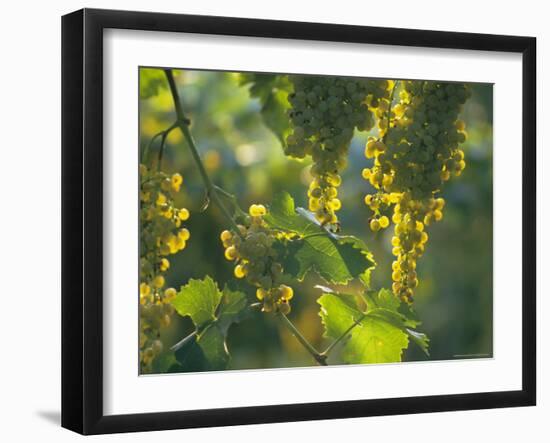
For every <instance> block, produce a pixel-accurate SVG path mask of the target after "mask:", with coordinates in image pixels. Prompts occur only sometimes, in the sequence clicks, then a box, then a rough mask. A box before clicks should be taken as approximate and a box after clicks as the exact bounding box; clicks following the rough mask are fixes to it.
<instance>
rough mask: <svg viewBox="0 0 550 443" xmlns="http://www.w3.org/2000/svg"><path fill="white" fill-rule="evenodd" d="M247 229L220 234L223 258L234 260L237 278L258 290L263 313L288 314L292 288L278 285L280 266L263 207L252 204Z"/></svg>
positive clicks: (234, 271) (280, 273)
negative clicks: (244, 280)
mask: <svg viewBox="0 0 550 443" xmlns="http://www.w3.org/2000/svg"><path fill="white" fill-rule="evenodd" d="M248 212H249V214H250V217H249V218H248V219H247V226H244V225H238V226H237V227H238V229H239V231H238V232H235V231H229V230H226V231H223V232H222V233H221V235H220V239H221V241H222V243H223V246H224V248H225V258H226V259H227V260H230V261H234V262H235V263H236V264H235V268H234V270H233V273H234V275H235V277H236V278H245V279H246V280H247V282H248V283H250V284H251V285H253V286H255V287H256V288H257V291H256V296H257V298H258V300H260V301H261V302H262V306H263V307H262V310H263V311H264V312H278V311H280V312H282V313H283V314H288V313H289V312H290V304H289V301H290V299H291V298H292V296H293V291H292V288H290V287H289V286H286V285H282V284H279V280H280V278H281V277H282V274H283V267H282V266H281V264H280V263H279V262H278V261H277V252H276V251H275V249H274V248H273V243H274V242H275V240H276V235H275V233H274V232H273V231H272V230H271V229H270V228H269V227H268V226H267V225H266V223H265V221H264V220H263V216H264V215H265V214H266V213H267V210H266V208H265V206H263V205H256V204H254V205H251V206H250V208H249V211H248Z"/></svg>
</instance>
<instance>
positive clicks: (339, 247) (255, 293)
mask: <svg viewBox="0 0 550 443" xmlns="http://www.w3.org/2000/svg"><path fill="white" fill-rule="evenodd" d="M161 72H163V74H164V80H165V81H166V84H167V86H168V87H167V88H166V91H168V92H169V95H170V96H171V99H172V101H173V105H174V106H173V108H174V111H175V120H174V121H173V122H172V124H171V125H169V126H168V128H167V129H165V130H164V131H161V132H159V133H157V134H156V135H155V136H154V137H153V138H152V139H151V142H150V143H149V144H148V145H147V146H146V148H145V152H144V154H143V155H142V164H140V166H139V173H140V174H139V175H140V212H139V217H140V285H139V293H140V295H139V299H140V340H139V349H140V370H141V372H143V373H151V372H154V371H155V370H156V369H155V368H157V367H158V365H157V364H155V362H156V361H159V360H161V358H159V357H160V356H161V355H166V353H169V352H171V353H173V355H174V356H175V357H174V360H177V362H176V363H174V366H172V369H174V368H176V369H175V370H176V371H191V370H193V371H197V370H213V369H216V370H217V369H225V368H227V367H228V365H229V350H228V346H227V342H226V337H227V333H228V330H229V327H230V326H231V325H232V324H234V323H238V322H240V321H241V320H242V319H243V318H246V316H248V315H252V314H251V313H252V312H256V313H257V312H258V311H260V310H261V311H262V312H264V313H266V314H269V313H270V314H273V315H266V316H262V321H264V319H269V318H273V319H278V320H273V321H274V322H275V321H280V324H281V325H282V327H284V328H286V329H287V331H288V332H290V334H292V335H293V336H294V337H295V338H296V340H297V341H298V342H299V343H300V345H301V346H302V348H303V350H305V351H307V352H308V353H309V355H310V357H312V358H313V359H314V361H315V362H316V363H317V364H319V365H326V364H327V359H328V358H329V355H332V353H333V352H340V353H341V361H343V362H345V363H373V362H392V361H400V360H401V358H402V355H403V351H404V350H405V349H407V347H408V345H409V343H415V344H417V345H418V346H419V347H420V349H421V350H422V351H423V352H424V353H425V354H426V355H428V343H429V339H428V338H427V336H426V335H425V334H423V333H421V332H418V331H417V330H416V327H417V326H418V325H420V322H419V321H418V319H417V318H416V314H415V313H414V312H413V310H412V309H413V308H412V306H411V305H412V302H413V299H414V296H415V290H416V288H417V287H418V285H419V275H418V274H417V263H418V260H419V258H421V257H422V255H423V254H424V253H425V249H426V246H427V243H428V240H429V235H428V230H429V226H430V225H431V224H432V223H435V222H438V221H440V220H442V218H443V211H444V207H445V204H446V201H445V198H444V194H443V191H444V189H445V186H446V184H447V182H448V181H449V180H451V179H452V178H453V177H454V178H456V177H460V176H461V174H462V173H463V171H464V169H465V167H466V160H465V155H464V151H463V149H462V144H463V143H464V142H465V141H466V137H467V134H466V130H465V123H464V122H463V121H462V120H461V119H460V118H459V117H460V113H461V111H462V109H463V106H464V104H465V103H466V101H467V100H468V98H469V97H470V94H471V93H470V89H469V86H468V85H466V84H464V83H446V82H432V81H412V80H399V81H396V80H390V79H388V80H384V79H360V78H348V77H329V76H326V77H325V76H308V75H277V74H269V75H267V74H266V75H265V76H263V77H262V76H261V75H260V74H250V73H248V74H241V75H240V76H239V79H240V80H239V82H240V83H239V84H240V86H244V85H250V94H251V97H253V98H254V99H257V100H259V101H260V104H261V114H262V118H263V119H264V120H265V123H266V126H267V127H268V128H269V129H271V130H272V131H273V132H275V135H277V136H278V138H279V141H280V144H281V145H282V147H283V150H284V155H285V156H286V157H284V156H283V155H282V154H281V153H279V154H280V155H281V158H283V159H284V161H285V162H287V161H288V158H287V157H290V158H294V159H298V160H304V163H306V165H304V166H300V167H303V169H304V171H305V167H306V166H307V167H309V166H310V165H311V166H310V167H309V172H310V175H309V176H308V177H309V178H308V179H307V181H308V182H309V183H308V182H306V186H308V190H307V208H300V207H296V206H295V202H294V199H293V197H292V196H291V195H290V193H287V192H284V191H281V190H280V189H279V191H278V192H275V191H274V192H273V196H272V200H271V201H265V200H260V201H262V202H263V204H261V203H257V202H258V199H254V200H252V201H256V203H254V204H252V205H250V206H249V207H248V211H246V212H245V211H244V210H243V209H241V208H246V206H244V205H243V206H241V205H240V202H239V199H240V197H238V194H235V195H233V194H232V193H231V192H229V191H228V190H226V189H224V188H222V187H221V186H219V185H218V184H216V183H215V181H217V180H218V177H217V176H215V175H211V172H209V170H207V168H206V167H205V164H204V163H203V160H202V158H201V154H200V153H199V149H198V147H197V146H201V148H202V143H196V142H195V139H194V137H193V135H196V136H197V139H200V134H201V132H200V131H197V132H195V130H194V127H193V134H192V121H191V119H190V115H192V116H193V124H194V122H195V121H196V120H194V118H195V117H194V114H192V113H191V114H188V113H187V112H188V110H187V108H185V106H186V105H189V103H192V102H191V101H190V102H189V103H187V102H185V103H184V101H183V100H182V97H181V96H180V92H181V91H179V90H178V85H177V84H176V82H175V79H174V76H173V73H172V70H170V69H163V70H162V71H161ZM151 75H152V74H151V73H150V72H149V73H148V76H149V77H151ZM149 77H147V76H146V78H149ZM161 77H162V76H161ZM152 78H154V80H155V83H154V84H152V85H149V87H145V86H147V85H145V86H144V88H143V91H145V92H147V94H145V93H144V96H148V95H150V94H154V93H156V91H157V92H158V90H161V89H162V88H164V87H165V86H166V85H165V84H164V81H161V79H160V77H159V76H158V75H156V74H155V75H154V76H153V77H152ZM269 119H272V120H269ZM173 130H179V131H181V134H179V135H183V138H180V140H181V145H182V147H184V148H185V153H186V154H187V155H188V156H189V158H190V159H191V160H192V162H193V164H194V165H195V166H196V171H197V173H198V175H200V178H201V180H202V183H203V185H204V192H205V195H206V198H205V199H204V204H203V205H202V211H203V212H204V211H206V210H207V209H209V207H210V204H212V206H215V208H216V210H217V211H218V213H217V214H216V215H217V216H219V217H220V219H221V220H222V222H221V223H220V224H217V225H216V226H217V227H218V228H217V232H220V231H221V232H220V235H219V238H220V241H221V245H222V247H223V249H222V250H221V251H223V255H224V257H225V259H226V260H227V262H229V264H228V263H227V262H225V266H227V268H225V269H226V270H227V271H228V272H229V271H231V273H230V274H229V275H231V278H229V279H226V281H225V282H222V283H223V284H218V282H217V281H216V279H215V278H212V277H211V275H209V274H210V273H209V274H207V275H205V276H204V278H202V279H196V278H189V279H188V280H187V281H186V282H183V283H184V284H182V285H181V287H180V289H176V288H173V287H166V280H165V277H166V272H167V271H168V269H169V268H170V259H171V256H173V255H174V254H178V253H180V252H181V251H183V250H184V249H185V248H186V246H187V242H188V241H189V239H190V232H189V230H188V229H187V228H186V227H185V226H184V222H186V221H187V220H188V218H189V211H188V210H187V209H186V208H183V207H178V205H177V204H176V202H175V200H176V197H177V196H178V193H179V192H180V191H181V186H182V183H183V178H182V175H181V174H180V173H177V172H176V173H167V172H165V171H163V170H162V157H163V152H164V148H165V142H166V139H167V136H168V135H169V133H170V132H171V131H173ZM357 132H364V133H365V134H364V135H359V136H360V137H364V139H363V140H366V145H365V146H364V156H365V157H366V158H367V159H368V160H370V161H371V162H372V164H370V165H369V166H368V167H365V168H364V169H363V171H362V178H363V179H364V180H366V181H367V182H368V183H369V184H370V186H371V187H372V188H373V189H374V190H373V191H372V192H368V193H366V195H365V194H364V191H363V190H360V191H359V192H360V195H361V197H360V199H359V201H361V200H362V199H363V196H364V203H365V204H366V205H367V206H368V208H369V209H370V211H371V212H372V215H370V216H369V217H365V219H364V220H362V223H364V225H366V226H368V230H367V232H368V235H367V236H365V237H366V240H365V241H364V240H363V239H361V238H358V237H355V236H352V235H345V234H343V233H342V231H343V227H342V226H340V219H339V217H338V212H339V211H341V210H342V209H343V208H342V202H341V198H342V197H343V192H342V190H341V186H342V182H343V177H344V176H345V174H344V172H345V169H346V167H347V164H348V161H349V160H348V159H349V157H350V155H351V153H350V151H351V150H352V140H353V139H354V136H355V135H357ZM151 133H153V131H151ZM155 139H160V148H159V150H158V156H157V161H156V164H155V162H154V161H153V162H152V164H153V166H150V165H149V163H148V155H147V154H149V151H150V150H151V149H152V145H153V142H154V140H155ZM200 141H201V142H202V140H200ZM178 146H179V145H178ZM353 146H356V145H355V144H354V145H353ZM207 149H210V148H207ZM361 151H363V149H362V148H361ZM357 155H360V156H362V155H363V154H361V152H358V153H357ZM294 165H295V166H296V165H299V163H296V162H294ZM349 175H351V174H348V176H349ZM300 177H301V178H302V180H304V179H303V177H304V176H303V175H300ZM352 178H353V177H352ZM356 178H357V180H358V181H361V179H360V177H359V174H357V177H356ZM346 180H347V178H346ZM220 182H221V181H220ZM346 183H349V182H346ZM361 183H364V181H361ZM225 184H227V183H225ZM231 186H233V184H229V185H228V187H227V189H229V190H230V187H231ZM300 186H302V185H301V184H300ZM284 189H285V187H283V190H284ZM347 189H348V188H346V189H345V192H346V199H347V200H346V202H347V201H349V200H348V199H349V197H348V196H347ZM350 194H351V193H350ZM190 195H191V194H190ZM249 197H250V196H248V197H246V198H247V201H248V202H249V201H250V200H248V199H249ZM247 206H248V205H247ZM347 207H348V205H347V203H346V209H347ZM198 216H200V214H198ZM194 217H195V215H194ZM391 225H393V236H392V238H391V245H392V255H393V256H394V257H395V259H394V261H393V263H392V265H391V282H389V283H388V285H387V287H388V289H384V288H380V289H376V290H375V289H373V288H372V287H371V281H370V273H371V272H372V271H373V270H374V269H375V267H376V262H375V260H374V257H373V254H372V253H371V252H370V251H369V249H368V246H367V244H368V242H369V241H371V240H372V241H375V240H373V239H375V238H376V236H377V234H376V233H377V232H379V231H383V230H384V229H387V228H389V227H390V226H391ZM218 229H219V230H218ZM193 232H194V236H199V230H198V229H197V231H195V229H193ZM197 238H198V237H197ZM194 240H195V241H196V238H195V237H194ZM221 251H220V252H221ZM184 257H185V256H184ZM219 257H220V259H221V254H220V255H219ZM212 275H213V276H214V277H216V276H215V275H214V274H212ZM223 275H227V274H223ZM312 276H313V277H314V278H315V277H318V278H319V279H320V280H321V281H320V283H322V284H315V283H314V284H311V281H312V279H311V278H310V277H312ZM306 277H307V278H306ZM170 278H172V274H171V275H170ZM174 278H175V279H177V278H178V276H174ZM222 278H223V277H222ZM243 282H244V283H246V284H243ZM307 285H309V286H310V288H315V289H316V290H320V291H321V292H322V294H321V296H320V297H319V298H317V304H318V305H319V312H318V314H319V317H320V318H321V323H322V327H323V330H324V335H323V336H324V338H325V339H329V340H330V343H329V344H328V346H327V345H326V343H325V344H324V351H323V350H318V349H317V347H316V346H317V345H316V346H313V345H312V343H314V342H310V341H309V340H308V339H307V338H306V337H305V336H304V334H302V333H301V332H300V330H299V328H298V327H297V325H299V323H298V322H296V323H294V322H293V320H292V319H293V318H295V317H296V316H297V315H298V314H299V312H300V310H301V309H302V307H301V306H302V303H304V304H305V303H307V302H308V301H307V300H305V299H306V297H302V290H301V289H302V288H304V287H305V286H307ZM390 286H391V289H390ZM295 291H296V293H297V294H299V295H300V297H298V296H296V297H295ZM304 292H305V291H304ZM292 300H294V301H293V305H292V309H291V301H292ZM316 312H317V311H316ZM316 312H315V313H314V315H316ZM176 313H177V314H179V315H180V316H182V317H189V318H190V320H191V323H189V322H188V323H186V324H185V325H186V326H185V328H189V327H190V326H189V325H192V326H191V327H192V328H194V330H193V331H191V332H190V333H189V330H187V332H186V333H187V334H188V335H186V336H185V337H183V338H182V339H181V340H179V341H178V342H177V343H175V344H170V346H169V349H166V348H164V347H163V342H162V341H161V331H162V330H163V328H166V327H167V326H169V325H170V323H171V320H172V319H173V316H174V315H175V314H176ZM297 313H298V314H297ZM258 318H259V317H258ZM266 321H270V320H266ZM304 331H305V329H304ZM306 332H307V331H306ZM182 335H183V334H182ZM163 339H164V340H165V342H166V340H167V339H166V336H164V335H163ZM292 340H294V339H292ZM319 343H321V342H319ZM321 344H322V343H321ZM302 348H300V349H302Z"/></svg>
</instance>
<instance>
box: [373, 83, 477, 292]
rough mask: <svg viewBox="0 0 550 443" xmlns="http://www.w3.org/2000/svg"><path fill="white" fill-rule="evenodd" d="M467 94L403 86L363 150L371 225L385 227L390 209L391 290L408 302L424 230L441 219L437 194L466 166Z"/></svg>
mask: <svg viewBox="0 0 550 443" xmlns="http://www.w3.org/2000/svg"><path fill="white" fill-rule="evenodd" d="M469 95H470V91H469V88H468V86H467V85H465V84H463V83H442V82H427V81H404V82H402V88H401V91H400V93H399V99H398V101H397V103H396V104H392V106H391V108H386V111H387V110H388V109H389V110H390V112H389V113H388V112H387V118H385V121H386V123H385V124H383V125H381V126H380V125H379V129H380V137H379V138H374V137H371V138H370V139H369V141H368V142H367V146H366V148H365V156H366V157H367V158H369V159H370V158H373V159H374V165H373V166H372V167H371V168H365V169H364V170H363V172H362V176H363V178H364V179H365V180H367V181H369V183H370V184H371V185H372V186H373V187H374V188H375V190H376V192H375V193H374V194H368V195H367V196H366V197H365V204H366V205H367V206H369V208H370V209H371V210H372V211H373V213H374V218H372V219H371V221H370V227H371V229H372V230H378V229H380V227H385V226H388V225H389V220H388V219H387V216H386V215H381V214H382V213H390V211H392V208H393V213H392V217H391V221H392V222H393V224H394V226H395V227H394V237H393V238H392V246H393V249H392V253H393V254H394V255H395V256H396V260H395V261H394V265H392V270H393V272H392V280H393V285H392V289H393V292H394V293H395V295H396V296H397V297H399V298H400V299H401V300H403V301H405V302H407V303H411V302H412V300H413V292H414V289H415V288H416V287H417V285H418V277H417V274H416V271H415V269H416V262H417V260H418V258H419V257H421V256H422V254H423V253H424V250H425V245H426V243H427V241H428V234H427V233H426V232H425V226H428V225H430V224H431V223H433V222H436V221H440V220H441V219H442V218H443V207H444V205H445V200H444V199H443V198H442V197H438V194H439V193H440V192H441V190H442V189H443V186H444V184H445V183H446V182H447V181H448V180H450V178H451V177H452V176H455V177H458V176H460V175H461V174H462V171H463V170H464V168H465V167H466V162H465V161H464V152H463V151H462V150H461V149H460V148H459V145H460V144H461V143H463V142H464V141H465V140H466V133H465V124H464V122H463V121H462V120H459V119H458V115H459V113H460V110H461V108H462V105H463V104H464V103H465V102H466V100H467V99H468V97H469ZM392 97H393V93H392ZM377 116H378V117H379V119H380V118H382V114H380V115H378V114H377ZM379 123H380V120H379ZM384 217H385V218H384ZM382 219H384V222H382ZM378 220H380V221H379V223H374V226H373V221H378Z"/></svg>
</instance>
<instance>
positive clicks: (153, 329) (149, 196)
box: [139, 164, 190, 372]
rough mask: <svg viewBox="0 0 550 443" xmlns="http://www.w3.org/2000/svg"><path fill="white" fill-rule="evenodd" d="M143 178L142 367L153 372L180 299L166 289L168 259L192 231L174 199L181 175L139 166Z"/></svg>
mask: <svg viewBox="0 0 550 443" xmlns="http://www.w3.org/2000/svg"><path fill="white" fill-rule="evenodd" d="M139 175H140V210H139V219H140V269H139V271H140V285H139V302H140V340H139V342H140V344H139V346H140V364H141V369H142V372H150V370H151V364H152V362H153V360H154V359H155V357H156V356H158V355H159V354H160V352H161V351H162V343H161V342H160V340H159V337H160V329H161V328H162V327H167V326H168V325H169V324H170V319H171V316H172V314H173V313H174V308H173V307H172V305H171V304H170V303H171V302H172V300H174V298H175V297H176V290H175V289H174V288H166V289H165V288H164V286H165V279H164V273H165V272H166V271H167V270H168V268H169V267H170V261H169V260H168V258H167V257H168V256H169V255H172V254H176V253H177V252H179V251H181V250H183V249H185V246H186V243H187V240H189V237H190V234H189V230H188V229H186V228H184V227H182V222H184V221H186V220H187V219H188V218H189V211H188V210H187V209H186V208H177V207H176V206H175V204H174V197H175V195H176V194H177V193H178V192H179V191H180V187H181V184H182V182H183V179H182V177H181V175H180V174H177V173H176V174H173V175H168V174H166V173H164V172H161V171H158V172H157V171H155V170H148V168H147V167H146V166H145V165H143V164H142V165H140V167H139Z"/></svg>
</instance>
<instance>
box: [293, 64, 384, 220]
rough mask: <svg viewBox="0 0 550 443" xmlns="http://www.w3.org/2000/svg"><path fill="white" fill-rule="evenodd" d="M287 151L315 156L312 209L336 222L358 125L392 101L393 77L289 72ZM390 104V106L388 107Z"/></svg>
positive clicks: (365, 126)
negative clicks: (354, 76) (387, 79)
mask: <svg viewBox="0 0 550 443" xmlns="http://www.w3.org/2000/svg"><path fill="white" fill-rule="evenodd" d="M290 81H291V82H292V84H293V87H294V92H293V93H292V94H290V96H289V101H290V104H291V106H292V107H291V110H290V112H289V116H290V120H291V124H292V130H293V131H292V133H291V134H290V135H289V136H288V137H287V140H286V148H285V152H286V154H287V155H288V156H291V157H295V158H304V157H306V156H310V157H311V158H312V160H313V165H312V167H311V174H312V176H313V180H312V181H311V183H310V186H309V190H308V198H309V210H310V211H312V212H313V213H314V214H315V217H316V218H317V220H319V221H320V222H321V223H322V224H337V223H338V217H337V216H336V212H337V211H338V210H339V209H340V208H341V206H342V204H341V201H340V200H339V199H338V187H339V186H340V185H341V183H342V178H341V172H342V171H343V170H344V169H345V167H346V165H347V155H348V150H349V146H350V142H351V139H352V137H353V133H354V130H355V129H358V130H359V131H367V130H370V129H372V128H373V126H374V121H375V119H374V114H375V113H376V112H377V111H378V110H379V109H381V108H383V107H384V105H385V106H386V107H387V106H388V97H389V90H390V84H391V82H388V81H386V80H366V79H359V78H346V77H334V76H331V77H320V76H303V75H294V76H290ZM386 109H387V108H386Z"/></svg>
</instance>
